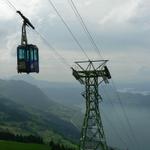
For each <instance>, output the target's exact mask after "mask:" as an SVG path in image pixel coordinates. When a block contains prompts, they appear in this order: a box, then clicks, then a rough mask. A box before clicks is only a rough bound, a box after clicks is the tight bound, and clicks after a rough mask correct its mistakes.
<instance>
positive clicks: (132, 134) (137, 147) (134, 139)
mask: <svg viewBox="0 0 150 150" xmlns="http://www.w3.org/2000/svg"><path fill="white" fill-rule="evenodd" d="M111 81H112V86H113V88H114V90H115V93H116V96H117V98H118V101H119V104H120V106H121V108H122V111H123V113H124V117H125V119H126V122H127V124H128V127H129V130H130V133H131V136H132V138H133V141H134V143H135V145H136V149H137V150H138V149H139V148H140V149H141V145H140V144H138V142H137V139H136V137H135V134H134V131H133V128H132V125H131V123H130V121H129V118H128V116H127V113H126V110H125V108H124V106H123V103H122V101H121V97H120V95H119V93H118V92H117V88H116V86H115V83H114V81H113V79H111ZM138 145H139V146H140V147H139V146H138ZM141 150H142V149H141Z"/></svg>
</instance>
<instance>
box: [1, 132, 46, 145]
mask: <svg viewBox="0 0 150 150" xmlns="http://www.w3.org/2000/svg"><path fill="white" fill-rule="evenodd" d="M0 140H6V141H17V142H23V143H37V144H44V142H43V138H42V137H40V136H35V135H21V134H16V135H15V134H13V133H10V132H6V131H0Z"/></svg>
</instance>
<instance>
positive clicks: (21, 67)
mask: <svg viewBox="0 0 150 150" xmlns="http://www.w3.org/2000/svg"><path fill="white" fill-rule="evenodd" d="M17 13H18V14H19V15H20V16H21V17H22V18H23V21H24V22H23V25H22V38H21V45H19V46H18V47H17V70H18V73H31V72H36V73H38V72H39V54H38V48H37V46H36V45H32V44H27V35H26V25H27V26H30V27H31V28H33V29H34V26H33V25H32V24H31V23H30V21H29V20H28V19H27V18H26V17H25V16H23V15H22V13H21V12H20V11H17Z"/></svg>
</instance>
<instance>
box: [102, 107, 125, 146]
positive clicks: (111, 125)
mask: <svg viewBox="0 0 150 150" xmlns="http://www.w3.org/2000/svg"><path fill="white" fill-rule="evenodd" d="M101 112H102V113H103V115H104V118H105V119H106V120H107V122H109V125H110V127H111V128H112V131H113V132H114V135H117V137H119V139H120V142H122V144H123V145H124V146H125V147H126V148H127V149H128V147H127V145H128V144H127V143H126V142H125V141H124V140H123V139H122V137H121V136H120V134H119V133H118V131H117V130H116V128H115V126H114V125H113V123H112V122H111V120H110V119H109V118H108V116H107V115H106V113H105V112H104V111H103V110H101Z"/></svg>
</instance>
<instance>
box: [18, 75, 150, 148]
mask: <svg viewBox="0 0 150 150" xmlns="http://www.w3.org/2000/svg"><path fill="white" fill-rule="evenodd" d="M29 78H30V77H29ZM17 80H20V79H17ZM22 80H24V78H22ZM32 80H33V81H34V82H33V81H32ZM26 82H29V83H31V84H32V85H34V86H35V85H36V86H38V88H40V90H41V91H42V92H43V93H44V94H45V95H46V96H47V97H49V98H50V99H52V100H54V101H55V102H57V103H59V104H61V105H62V104H63V105H67V107H71V108H72V109H75V110H76V111H74V112H78V111H79V115H76V117H74V118H75V120H76V121H73V122H78V124H80V125H81V124H82V121H81V120H82V119H81V117H80V115H81V114H80V111H81V110H82V111H83V112H84V106H85V101H84V99H83V98H82V96H80V93H81V92H82V91H83V90H84V87H81V85H80V84H78V82H76V84H74V83H51V82H47V81H44V82H43V81H38V80H35V79H32V78H30V81H27V79H26ZM128 85H129V84H127V86H124V87H120V89H119V91H121V92H118V93H116V91H115V90H114V89H113V88H112V86H110V84H109V85H103V86H101V88H100V93H101V94H102V97H103V101H102V102H101V107H100V111H101V116H102V121H103V126H104V130H105V134H106V138H107V142H108V144H109V145H111V146H113V147H119V148H122V149H124V148H126V149H127V148H128V149H132V150H137V149H139V150H149V149H150V147H149V140H148V139H149V138H150V130H149V126H150V109H149V108H150V95H148V94H142V93H143V92H142V90H140V89H139V91H138V90H137V91H138V92H133V90H131V89H130V86H128ZM136 85H137V84H136ZM136 85H135V88H136ZM133 86H134V85H133ZM137 86H138V85H137ZM147 87H148V86H147ZM122 89H128V90H122ZM136 89H138V87H137V88H136ZM144 90H146V89H144ZM144 90H143V91H144ZM147 91H148V88H147ZM76 108H80V110H79V109H76ZM123 108H124V109H123ZM59 110H60V109H59ZM53 112H55V109H54V110H53ZM56 112H57V111H56ZM125 112H126V114H125ZM59 114H61V113H60V112H59ZM64 114H66V111H65V113H64ZM67 114H70V113H69V112H68V113H67ZM127 118H128V119H127ZM127 120H128V121H127ZM129 122H130V126H131V127H130V126H129ZM133 135H134V136H133ZM122 141H124V142H122ZM124 143H126V144H124Z"/></svg>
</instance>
